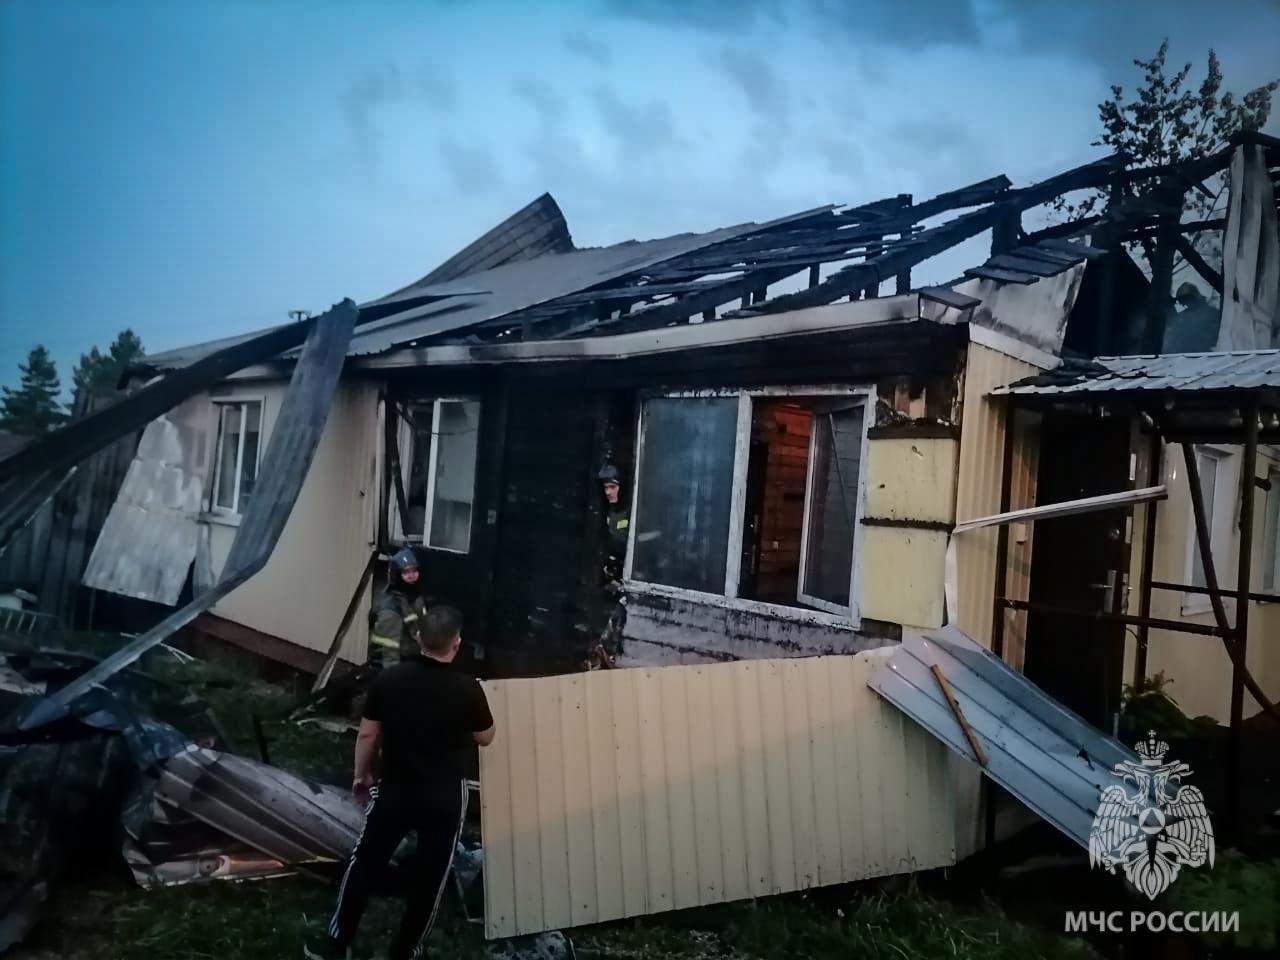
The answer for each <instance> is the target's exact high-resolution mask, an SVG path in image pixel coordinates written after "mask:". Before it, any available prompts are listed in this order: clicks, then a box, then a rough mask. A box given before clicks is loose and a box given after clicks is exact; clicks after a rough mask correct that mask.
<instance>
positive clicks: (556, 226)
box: [393, 193, 573, 296]
mask: <svg viewBox="0 0 1280 960" xmlns="http://www.w3.org/2000/svg"><path fill="white" fill-rule="evenodd" d="M572 249H573V238H572V237H570V236H569V224H568V223H566V222H565V219H564V214H563V213H562V212H561V210H560V205H559V204H558V203H556V201H555V198H554V197H552V196H551V194H549V193H544V194H543V195H542V196H540V197H538V199H537V200H534V201H533V202H532V203H530V204H529V205H527V206H524V207H521V208H520V209H519V210H517V211H516V212H515V213H513V214H512V215H511V216H509V217H507V219H505V220H503V221H502V222H501V223H500V224H498V225H497V226H496V227H494V228H493V229H492V230H490V231H488V232H487V233H485V234H484V235H483V236H481V237H480V238H479V239H477V240H474V241H472V242H471V243H470V244H468V245H467V246H465V247H463V248H462V249H461V250H459V251H458V252H457V253H455V254H454V255H453V256H452V257H450V258H449V259H448V260H446V261H445V262H444V263H442V264H440V266H438V267H436V268H435V269H434V270H432V271H431V272H430V273H428V274H427V275H426V276H425V277H423V278H422V279H421V280H419V281H417V282H416V283H412V284H410V285H409V286H408V287H406V288H405V289H406V290H411V289H413V288H414V287H423V286H427V285H430V284H433V283H446V282H448V281H450V280H457V279H458V278H459V277H465V276H467V275H468V274H471V273H478V272H479V271H481V270H489V269H491V268H493V267H498V266H501V265H502V264H504V263H510V262H512V261H515V260H532V259H533V258H534V257H540V256H542V255H543V254H545V253H568V252H569V251H570V250H572ZM393 296H394V295H393Z"/></svg>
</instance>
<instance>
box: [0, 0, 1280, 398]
mask: <svg viewBox="0 0 1280 960" xmlns="http://www.w3.org/2000/svg"><path fill="white" fill-rule="evenodd" d="M1278 7H1280V5H1277V4H1274V3H1267V2H1263V0H1240V4H1239V6H1238V7H1235V6H1233V12H1232V15H1231V16H1225V15H1223V14H1222V11H1221V8H1219V7H1214V6H1212V5H1207V4H1193V3H1190V2H1188V0H1162V2H1134V3H1126V4H1116V5H1114V8H1113V7H1112V6H1108V5H1104V4H1101V3H1097V4H1093V3H1085V4H1075V5H1070V6H1064V5H1061V4H1057V3H1052V4H1051V3H1047V2H1043V0H1025V2H1023V0H1017V2H1015V0H972V2H969V3H964V2H952V0H937V2H918V3H912V4H898V3H891V2H888V0H881V2H872V3H860V4H856V5H855V4H847V3H841V2H837V0H744V2H743V3H742V4H740V5H738V8H739V9H738V10H737V11H736V12H730V11H729V10H728V9H727V7H726V5H725V4H723V3H721V2H719V0H682V2H675V0H672V2H662V0H639V2H634V0H628V2H625V3H624V2H622V0H616V2H615V0H581V2H578V3H572V4H571V3H568V2H566V3H558V4H554V5H552V4H547V5H545V6H537V7H535V6H534V5H530V4H515V3H512V2H506V3H497V2H490V3H466V4H464V3H452V2H450V3H441V2H437V3H436V4H435V5H434V6H432V7H430V8H428V7H426V6H424V5H423V4H402V3H393V2H389V0H388V2H385V3H380V4H369V5H366V6H364V7H362V8H361V10H360V11H359V12H358V13H357V12H355V11H352V10H350V9H349V8H346V7H342V6H338V5H321V6H317V5H315V4H311V3H302V2H301V0H280V2H276V3H272V4H252V5H250V4H225V3H213V2H206V3H193V4H183V5H181V8H180V9H179V8H177V7H175V6H174V5H171V4H164V3H157V2H147V0H132V2H130V0H118V2H116V3H113V4H110V5H102V4H96V3H87V2H74V0H67V2H64V3H59V4H44V3H37V2H33V0H10V2H8V3H4V4H0V125H3V129H4V130H5V131H6V132H7V133H9V134H10V135H9V136H6V137H4V138H2V139H0V222H3V223H4V224H5V225H6V229H5V230H3V231H0V382H6V381H10V380H11V379H12V378H13V375H14V374H15V373H16V366H15V364H16V362H17V361H18V360H19V359H21V357H22V356H23V355H24V354H25V352H26V351H27V349H29V348H30V346H32V345H33V344H34V343H35V342H37V340H43V341H45V342H46V343H47V345H48V346H49V347H50V349H51V350H53V352H54V355H55V357H56V358H57V359H58V362H59V364H60V367H61V369H62V376H63V379H64V381H69V380H70V369H69V368H70V366H71V364H73V363H74V361H75V359H76V357H77V356H78V355H79V353H80V352H81V351H84V350H87V349H88V347H89V346H90V345H92V344H94V343H97V344H99V345H105V344H106V343H107V342H109V341H110V339H111V338H112V337H113V336H114V334H115V333H116V331H117V330H119V329H120V328H122V327H124V326H132V327H134V329H136V330H138V331H139V332H140V334H141V335H142V337H143V339H144V341H145V343H146V344H147V346H148V347H149V348H151V349H153V350H160V349H165V348H168V347H172V346H176V345H179V344H182V343H188V342H193V341H196V340H201V339H209V338H213V337H217V336H223V335H227V334H231V333H235V332H239V331H243V330H246V329H252V328H254V327H258V326H263V325H266V324H269V323H274V322H278V321H280V320H281V319H283V318H284V316H285V311H287V310H288V309H292V308H298V307H302V308H309V309H323V308H324V307H327V306H328V305H329V304H331V303H333V302H335V301H336V300H338V299H340V298H341V297H343V296H348V295H350V296H353V297H356V298H358V299H359V298H366V297H373V296H377V295H379V294H382V293H385V292H387V291H388V290H391V289H394V288H396V287H398V286H400V285H402V284H404V283H405V282H408V281H410V280H412V279H414V278H415V277H418V276H421V275H422V274H423V273H425V272H426V271H427V270H428V269H430V268H431V267H433V266H434V265H436V264H437V263H439V262H440V261H442V260H444V259H445V258H446V257H448V256H449V255H450V254H452V253H453V252H454V251H455V250H457V249H458V248H460V247H461V246H463V245H464V244H466V243H468V242H469V241H470V240H472V239H474V238H475V237H476V236H478V235H479V234H480V233H481V232H483V231H484V230H486V229H487V228H488V227H490V226H491V225H493V224H494V223H497V222H498V221H499V220H501V219H503V218H504V217H506V216H507V215H508V214H510V213H511V212H512V211H513V210H515V209H517V208H518V207H520V206H522V205H523V204H525V203H527V202H528V201H529V200H531V199H532V198H533V197H535V196H537V195H538V194H540V193H542V192H543V191H544V190H550V191H552V193H553V194H554V195H555V196H556V198H557V200H558V201H559V202H560V204H561V206H562V207H563V208H564V210H565V212H566V215H567V217H568V220H569V225H570V229H571V231H572V233H573V236H574V238H575V240H576V241H577V242H578V243H580V244H583V245H592V244H605V243H612V242H616V241H619V240H623V239H628V238H632V237H635V238H644V237H652V236H661V235H666V234H671V233H676V232H681V231H686V230H705V229H710V228H713V227H716V226H720V225H724V224H728V223H738V222H742V221H746V220H757V221H759V220H766V219H770V218H772V217H776V216H781V215H784V214H787V213H791V212H794V211H796V210H800V209H806V208H809V207H813V206H816V205H819V204H823V203H827V202H865V201H868V200H874V199H877V198H880V197H884V196H891V195H895V194H898V193H904V192H905V193H912V194H914V195H915V196H917V197H919V198H923V197H927V196H930V195H932V194H934V193H937V192H940V191H942V190H947V189H950V188H953V187H955V186H958V185H962V184H964V183H968V182H972V181H974V180H978V179H982V178H985V177H988V176H991V175H994V174H996V173H1000V172H1005V173H1008V174H1009V175H1010V177H1012V178H1013V179H1014V180H1015V182H1019V183H1025V182H1028V181H1030V180H1033V179H1037V178H1039V177H1041V176H1045V175H1047V174H1050V173H1053V172H1056V171H1058V170H1060V169H1063V168H1065V167H1067V166H1069V165H1072V164H1074V163H1079V162H1082V161H1084V160H1086V159H1089V158H1090V157H1092V156H1094V155H1096V150H1095V149H1094V148H1091V147H1090V146H1089V142H1090V140H1092V139H1093V138H1094V135H1095V128H1096V123H1097V119H1096V108H1095V104H1096V103H1097V101H1098V100H1100V99H1102V98H1103V97H1105V96H1106V92H1107V86H1108V84H1109V83H1111V82H1113V81H1115V82H1123V83H1125V84H1126V85H1130V86H1131V85H1132V82H1133V80H1134V79H1135V76H1134V73H1133V71H1132V69H1131V68H1129V67H1128V66H1127V62H1128V60H1129V59H1130V58H1131V57H1133V56H1148V55H1150V53H1151V52H1154V50H1155V48H1156V46H1158V44H1159V42H1160V39H1161V38H1162V37H1163V36H1165V35H1166V34H1167V35H1169V36H1170V37H1171V38H1172V43H1173V49H1172V51H1171V61H1176V62H1181V61H1182V60H1184V59H1188V58H1190V59H1193V60H1195V61H1196V62H1197V64H1200V63H1203V59H1204V54H1205V51H1206V49H1207V47H1208V46H1209V45H1214V46H1216V47H1217V49H1218V52H1219V54H1220V55H1221V56H1222V59H1223V63H1224V69H1225V72H1226V77H1227V83H1228V85H1229V86H1231V87H1232V88H1234V89H1237V90H1240V89H1243V88H1244V87H1245V86H1246V85H1254V84H1256V83H1259V82H1262V81H1263V80H1265V79H1269V78H1270V77H1269V76H1268V75H1266V71H1267V70H1268V69H1274V66H1275V63H1274V53H1273V48H1272V47H1271V46H1270V45H1269V43H1268V41H1269V40H1270V38H1272V37H1274V36H1276V35H1280V23H1277V18H1278V17H1280V9H1277V8H1278ZM1273 28H1274V29H1273ZM976 255H980V251H979V252H978V253H977V254H975V253H974V251H967V252H966V253H965V254H964V256H969V257H974V256H976ZM965 265H967V264H964V263H955V264H948V263H943V264H941V265H938V266H936V271H937V273H936V275H929V276H925V275H923V274H924V273H925V271H921V274H922V275H921V276H919V277H918V278H917V279H920V280H946V279H950V278H951V277H952V276H954V275H956V274H957V273H958V272H959V268H960V267H963V266H965ZM930 269H934V268H933V267H931V268H930Z"/></svg>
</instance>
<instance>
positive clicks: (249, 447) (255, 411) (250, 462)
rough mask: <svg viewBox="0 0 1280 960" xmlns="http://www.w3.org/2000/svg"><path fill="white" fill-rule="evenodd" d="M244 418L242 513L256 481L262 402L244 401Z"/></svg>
mask: <svg viewBox="0 0 1280 960" xmlns="http://www.w3.org/2000/svg"><path fill="white" fill-rule="evenodd" d="M241 409H242V410H243V418H244V456H243V458H242V459H241V461H240V504H239V507H238V509H239V512H240V513H244V510H245V507H246V506H247V504H248V502H249V494H251V493H253V488H254V487H255V486H257V483H258V443H259V439H260V438H261V436H262V404H260V403H246V404H245V405H244V406H243V407H242V408H241Z"/></svg>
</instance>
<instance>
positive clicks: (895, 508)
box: [867, 438, 960, 523]
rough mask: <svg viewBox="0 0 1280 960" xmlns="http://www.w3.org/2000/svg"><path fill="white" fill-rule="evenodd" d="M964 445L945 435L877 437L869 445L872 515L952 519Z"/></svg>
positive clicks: (868, 505)
mask: <svg viewBox="0 0 1280 960" xmlns="http://www.w3.org/2000/svg"><path fill="white" fill-rule="evenodd" d="M959 447H960V444H959V443H957V442H956V441H955V440H948V439H944V438H929V439H914V440H906V439H884V440H872V441H871V442H870V443H868V444H867V448H868V449H867V516H869V517H892V518H893V519H895V520H902V519H910V520H934V521H939V522H941V523H952V522H953V521H954V520H955V509H956V455H957V453H958V452H959Z"/></svg>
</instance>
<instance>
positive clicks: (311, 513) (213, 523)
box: [202, 381, 380, 662]
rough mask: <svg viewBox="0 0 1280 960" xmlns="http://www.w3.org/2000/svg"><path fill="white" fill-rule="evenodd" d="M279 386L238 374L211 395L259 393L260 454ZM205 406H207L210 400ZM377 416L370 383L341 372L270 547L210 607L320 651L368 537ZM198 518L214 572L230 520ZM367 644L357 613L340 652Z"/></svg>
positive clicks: (355, 654) (373, 513) (351, 655)
mask: <svg viewBox="0 0 1280 960" xmlns="http://www.w3.org/2000/svg"><path fill="white" fill-rule="evenodd" d="M286 389H287V385H286V384H284V383H279V382H276V383H255V382H240V381H236V382H232V383H229V384H224V385H223V386H221V387H219V388H218V389H217V391H216V392H215V393H214V394H213V396H216V397H218V398H219V399H226V398H228V397H244V398H245V399H261V400H262V401H263V423H262V440H261V444H262V446H261V449H262V454H263V457H264V458H265V455H266V451H267V448H268V446H269V444H270V442H271V435H272V431H273V430H274V428H275V423H276V418H277V417H278V416H279V413H280V405H281V402H282V400H283V398H284V394H285V390H286ZM209 405H210V407H212V402H211V401H210V404H209ZM209 423H210V429H211V430H216V423H215V418H214V416H213V415H212V410H211V411H210V416H209ZM377 424H378V387H377V386H376V385H375V384H371V383H365V382H359V381H344V382H343V383H342V384H341V385H340V386H339V388H338V392H337V394H336V395H335V397H334V401H333V406H332V408H331V409H330V411H329V418H328V420H327V422H326V424H325V429H324V433H323V434H322V436H321V439H320V444H319V447H318V448H317V450H316V454H315V459H314V460H313V461H312V464H311V468H310V470H309V472H308V473H307V478H306V481H305V482H304V483H303V486H302V492H301V493H300V494H299V496H298V501H297V503H296V504H295V505H294V508H293V512H292V513H291V514H290V516H289V520H288V522H287V523H286V525H285V528H284V533H283V534H282V535H281V537H280V542H279V544H278V545H277V546H276V549H275V551H274V553H272V555H271V558H270V560H268V561H267V565H266V567H264V568H263V570H262V571H261V572H259V573H258V574H257V575H256V576H254V577H253V578H252V579H250V580H249V581H248V582H247V583H245V584H244V585H243V586H241V587H239V588H237V589H236V590H235V591H233V592H232V593H231V594H230V595H228V596H227V597H226V598H225V599H223V600H222V601H221V602H219V603H218V604H217V605H216V606H215V607H214V608H213V611H212V612H213V613H214V614H216V615H217V616H219V617H223V618H225V619H227V620H231V621H234V622H235V623H238V624H241V625H243V626H246V627H250V628H251V629H253V630H257V631H260V632H262V633H266V634H270V635H271V636H274V637H278V638H280V639H283V640H287V641H289V642H291V643H295V644H298V645H299V646H302V647H306V648H308V649H310V650H317V651H326V650H328V648H329V645H330V643H331V642H332V640H333V634H334V631H335V630H336V628H337V625H338V623H339V622H340V621H341V619H342V614H343V613H344V612H345V610H346V608H347V604H348V602H349V601H350V598H351V594H352V592H353V591H354V590H355V588H356V585H357V583H358V582H359V580H360V576H361V574H362V573H363V572H364V568H365V564H366V563H367V562H368V559H369V553H370V551H371V550H372V549H373V546H374V539H375V529H376V524H377V515H378V485H377V470H378V466H377V457H378V448H379V446H380V432H379V430H378V428H377ZM211 436H215V435H211ZM211 442H212V441H211ZM207 496H208V492H207V490H206V498H207ZM202 527H203V530H202V535H203V536H205V537H206V538H207V550H208V555H209V559H210V562H211V566H212V572H213V574H214V575H215V576H216V575H217V574H219V573H220V572H221V570H222V566H223V564H224V563H225V562H226V558H227V554H228V552H229V551H230V549H231V543H232V540H233V539H234V538H235V533H236V530H237V527H236V526H234V525H231V524H230V523H228V522H226V521H223V520H220V519H216V518H212V517H209V516H206V517H205V518H204V519H203V520H202ZM366 592H367V591H366ZM366 601H367V597H366ZM365 609H367V606H366V608H365ZM367 644H368V629H367V622H366V620H365V618H364V617H363V616H357V618H356V620H355V621H354V622H353V624H352V626H351V629H350V630H349V631H348V633H347V637H346V640H345V642H344V643H343V647H342V651H341V656H342V657H343V658H344V659H347V660H350V661H353V662H363V661H364V659H365V654H366V650H367Z"/></svg>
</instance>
